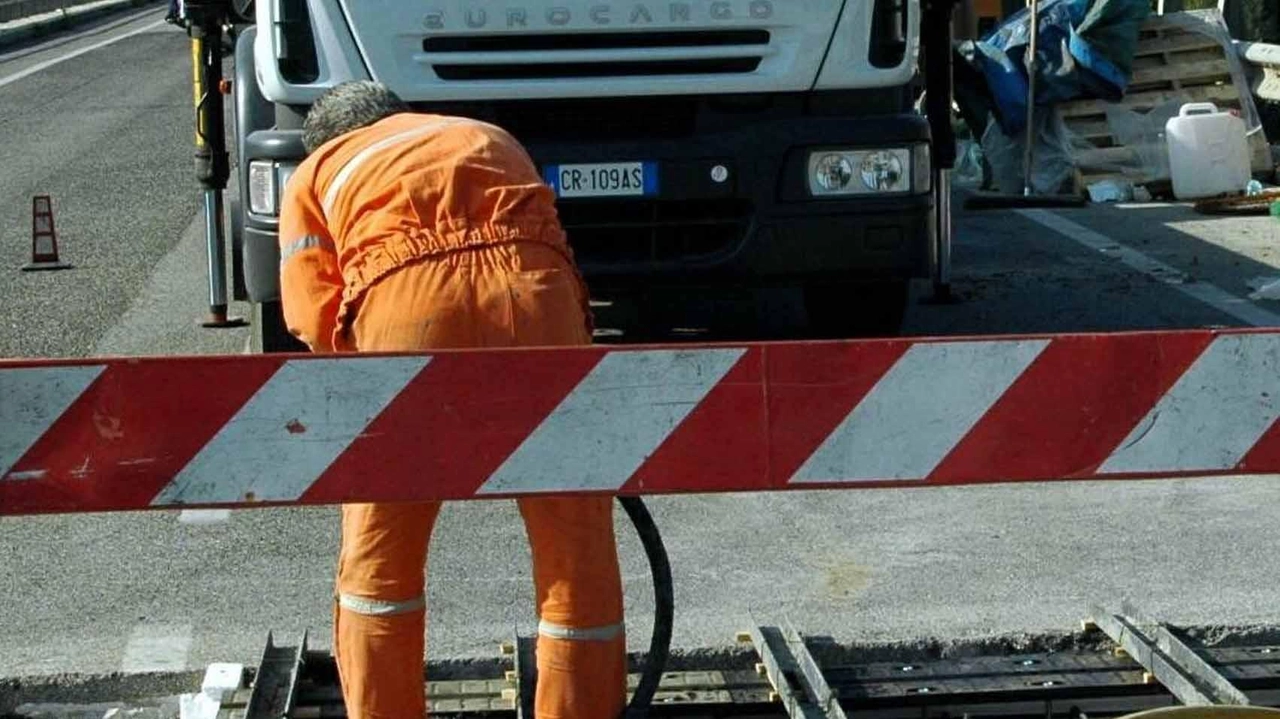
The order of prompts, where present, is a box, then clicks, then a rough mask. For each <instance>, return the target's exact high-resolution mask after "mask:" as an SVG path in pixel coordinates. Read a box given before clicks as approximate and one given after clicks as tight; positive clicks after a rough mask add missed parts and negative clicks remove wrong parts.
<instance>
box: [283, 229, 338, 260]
mask: <svg viewBox="0 0 1280 719" xmlns="http://www.w3.org/2000/svg"><path fill="white" fill-rule="evenodd" d="M312 248H320V249H322V250H327V251H329V252H334V251H335V248H334V246H333V240H330V239H329V238H327V237H316V236H315V235H306V236H305V237H302V238H301V239H297V240H294V241H293V242H290V243H289V244H288V245H287V246H286V247H284V248H283V249H281V250H280V264H281V265H283V264H284V263H286V262H288V261H289V258H290V257H293V256H294V255H296V254H298V253H299V252H302V251H303V250H310V249H312Z"/></svg>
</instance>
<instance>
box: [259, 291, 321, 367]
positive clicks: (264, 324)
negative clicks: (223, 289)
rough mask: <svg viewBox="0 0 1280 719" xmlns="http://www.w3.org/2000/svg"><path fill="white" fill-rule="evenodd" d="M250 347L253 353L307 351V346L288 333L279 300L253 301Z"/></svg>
mask: <svg viewBox="0 0 1280 719" xmlns="http://www.w3.org/2000/svg"><path fill="white" fill-rule="evenodd" d="M250 348H251V349H252V350H253V352H254V353H255V354H271V353H276V352H307V351H309V350H308V348H307V346H306V345H305V344H303V343H302V342H301V341H299V340H298V338H297V337H294V336H293V335H291V334H289V329H288V328H287V327H285V324H284V313H283V312H282V311H281V309H280V303H279V302H255V303H254V305H253V331H252V332H251V333H250Z"/></svg>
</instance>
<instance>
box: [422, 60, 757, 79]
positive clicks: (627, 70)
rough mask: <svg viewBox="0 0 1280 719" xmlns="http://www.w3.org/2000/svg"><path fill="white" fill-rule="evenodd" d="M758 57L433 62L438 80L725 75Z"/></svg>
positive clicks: (746, 69)
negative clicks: (473, 62)
mask: <svg viewBox="0 0 1280 719" xmlns="http://www.w3.org/2000/svg"><path fill="white" fill-rule="evenodd" d="M759 65H760V58H758V57H733V58H716V59H711V60H657V61H653V62H590V63H588V62H552V63H538V64H532V65H523V64H519V65H518V64H514V63H513V64H502V65H436V66H435V70H436V75H437V76H438V77H439V78H440V79H441V80H454V81H456V80H552V79H555V80H567V79H572V78H581V77H649V76H653V75H725V74H730V73H738V72H752V71H754V70H755V69H756V68H757V67H758V66H759Z"/></svg>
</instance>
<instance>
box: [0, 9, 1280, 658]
mask: <svg viewBox="0 0 1280 719" xmlns="http://www.w3.org/2000/svg"><path fill="white" fill-rule="evenodd" d="M161 14H162V10H152V11H147V12H145V13H143V14H141V16H139V17H135V18H133V19H130V20H128V21H126V22H123V23H119V24H116V25H114V26H104V27H99V28H95V29H94V30H92V31H91V32H88V33H82V34H80V35H75V36H71V37H66V38H59V39H55V40H52V41H50V42H48V43H46V44H45V45H43V46H39V47H36V48H33V49H27V50H23V51H21V52H19V53H10V54H9V55H0V356H8V357H17V356H45V357H77V356H86V355H105V354H119V355H139V354H189V353H229V352H238V351H242V348H243V347H244V346H245V342H246V339H247V334H246V333H245V332H244V331H243V330H231V331H210V330H204V329H200V328H199V327H197V321H198V320H199V319H200V318H201V316H202V313H203V311H204V304H205V289H204V276H203V267H204V251H203V247H202V238H201V234H200V223H199V218H198V216H197V214H196V209H197V203H196V199H197V196H198V193H197V188H196V186H195V184H194V180H193V178H192V169H191V164H192V163H191V159H190V158H191V148H190V142H191V134H192V133H191V111H190V106H189V103H190V89H189V87H188V85H187V73H188V70H187V62H188V56H187V45H186V43H185V38H184V36H183V35H182V34H181V33H180V32H179V31H177V30H175V29H173V28H171V27H169V26H167V25H164V24H163V23H159V22H157V21H158V20H159V18H160V17H161ZM128 33H133V34H131V35H128V36H127V37H124V38H123V39H120V40H118V41H115V42H111V43H109V44H104V45H102V46H101V47H97V48H95V49H92V50H90V51H86V52H83V53H82V54H79V55H76V56H74V57H69V58H68V57H67V56H68V55H69V54H71V53H75V52H78V51H80V50H83V49H84V48H87V47H90V46H92V45H95V44H99V43H103V42H105V41H107V40H110V39H111V38H114V37H117V36H123V35H126V34H128ZM38 192H45V193H49V194H52V195H53V198H54V204H55V210H56V212H57V223H58V228H59V230H60V235H61V240H62V250H63V253H64V256H65V259H67V260H68V261H70V262H72V263H73V264H75V266H76V268H75V269H74V270H71V271H68V272H62V273H56V274H24V273H21V272H19V271H18V267H19V266H21V265H22V264H23V263H24V262H25V261H26V259H27V255H26V253H27V251H28V247H29V246H28V234H27V233H28V228H29V227H30V224H29V223H30V216H29V211H30V210H29V208H30V202H31V195H32V194H33V193H38ZM957 231H958V238H957V246H956V250H955V261H956V280H955V286H956V290H957V292H958V294H959V296H960V297H961V298H962V300H963V302H961V303H959V304H956V305H948V306H938V305H930V304H925V303H919V302H918V303H916V304H914V305H913V306H912V308H911V310H910V312H909V316H908V320H907V325H906V330H907V332H908V334H913V335H961V334H995V333H1019V332H1050V331H1052V332H1058V331H1077V330H1120V329H1139V328H1157V327H1191V326H1245V325H1249V324H1276V323H1280V315H1278V314H1277V313H1280V306H1278V305H1276V304H1269V303H1266V302H1260V303H1253V302H1249V301H1247V300H1245V299H1243V298H1244V296H1245V295H1246V294H1247V293H1248V292H1249V288H1248V282H1249V280H1251V279H1252V278H1255V277H1262V276H1269V275H1270V276H1280V256H1278V255H1277V243H1278V242H1280V223H1276V222H1275V221H1274V220H1270V219H1268V218H1258V219H1253V218H1250V219H1210V218H1205V217H1200V216H1197V215H1195V214H1194V213H1193V212H1191V211H1190V210H1188V209H1187V208H1184V207H1178V206H1167V205H1146V206H1127V207H1123V208H1117V207H1108V208H1094V209H1090V210H1084V211H1070V212H1056V213H1047V212H1028V213H1014V212H1000V213H990V214H983V215H964V216H961V217H960V218H959V219H958V223H957ZM233 310H234V311H235V312H239V313H245V312H247V308H245V307H243V306H233ZM651 505H652V508H653V510H654V513H655V515H656V518H657V521H658V523H659V525H660V526H661V528H662V529H663V532H664V534H665V537H666V541H667V544H668V547H669V550H670V552H671V555H672V556H671V559H672V566H673V568H674V571H675V576H676V581H677V585H676V602H677V614H676V616H677V625H676V630H675V643H676V645H677V647H679V648H683V649H693V648H699V647H723V646H727V645H729V644H730V643H731V642H732V638H733V633H734V632H735V631H736V630H738V629H741V628H742V627H744V626H745V625H746V624H747V623H748V622H749V621H751V618H752V616H754V617H755V619H757V620H760V621H764V622H777V621H781V620H783V619H789V620H791V621H792V622H794V623H795V624H796V625H797V626H798V627H799V628H800V629H801V630H803V631H806V632H811V633H818V634H828V635H831V636H833V637H834V638H836V639H837V640H840V641H886V642H888V641H911V640H914V639H919V638H923V637H939V638H944V639H945V638H950V639H962V638H973V637H984V636H991V635H996V634H1006V633H1015V632H1032V633H1034V632H1043V631H1065V630H1070V629H1071V628H1073V627H1074V626H1075V624H1076V622H1077V620H1079V619H1080V618H1081V617H1082V615H1083V611H1084V608H1085V606H1086V605H1087V604H1088V603H1090V602H1095V601H1101V602H1118V601H1120V600H1121V599H1128V600H1131V601H1134V602H1137V603H1138V604H1140V605H1141V606H1144V607H1145V608H1146V609H1147V611H1148V612H1149V613H1150V614H1152V615H1156V616H1160V617H1161V618H1163V619H1166V620H1168V621H1173V622H1182V623H1193V624H1216V625H1251V624H1270V623H1280V609H1278V608H1277V606H1276V604H1275V601H1274V597H1275V596H1277V594H1280V529H1277V528H1278V527H1280V482H1277V481H1273V480H1268V479H1259V478H1253V479H1218V480H1203V481H1177V482H1147V483H1110V484H1106V485H1098V484H1087V483H1069V484H1060V485H1055V484H1047V485H1018V486H996V487H980V488H965V489H930V490H924V491H893V490H867V491H857V492H853V491H848V492H812V493H796V494H787V495H748V496H715V497H681V498H658V499H654V500H653V501H652V503H651ZM619 532H620V536H621V537H622V538H623V539H622V543H623V551H624V562H625V578H626V587H627V597H628V602H627V609H628V612H629V616H630V617H631V618H632V620H631V641H632V643H633V645H634V646H635V647H636V648H641V647H643V646H644V644H645V642H646V641H647V632H648V629H649V626H648V622H647V619H646V618H647V616H648V614H649V609H650V602H649V596H650V594H649V584H648V582H649V579H648V574H647V570H646V567H645V565H644V563H643V555H642V554H641V552H640V549H639V545H638V543H637V542H636V541H635V540H634V538H633V536H632V535H631V533H630V530H629V528H628V527H626V526H623V525H621V524H620V525H619ZM336 552H337V522H336V512H335V511H333V510H332V509H317V510H287V511H285V510H252V511H238V512H230V513H226V512H221V513H220V512H205V513H198V512H186V513H177V512H165V513H147V514H115V515H78V516H63V517H46V518H29V519H4V520H0V597H3V611H0V677H14V676H22V675H34V674H52V673H63V672H80V673H110V672H118V671H123V672H145V671H170V670H179V669H184V668H199V667H201V666H203V665H204V664H207V663H209V662H214V661H241V662H250V663H251V662H253V661H254V660H256V658H257V657H258V656H259V654H260V652H261V647H262V643H263V640H264V638H265V636H266V633H267V631H268V630H273V631H275V632H276V633H277V635H278V636H283V637H284V638H286V639H296V638H297V637H298V636H299V635H300V633H301V632H302V630H303V629H305V628H309V629H310V630H311V631H312V634H313V637H314V638H316V639H317V640H318V643H319V644H321V645H324V644H326V643H327V640H328V632H329V628H330V614H331V601H332V600H331V596H332V594H331V593H332V584H331V583H332V573H333V568H334V560H335V555H336ZM430 582H431V584H430V607H431V609H430V611H431V619H430V637H429V653H430V655H431V657H432V658H446V657H474V656H492V655H493V653H494V650H495V646H496V643H497V642H498V641H501V640H504V639H507V638H509V637H510V636H511V633H512V632H513V631H514V630H515V629H516V628H519V629H521V630H523V631H526V632H528V631H531V630H532V628H533V626H534V615H533V609H532V596H531V595H532V591H531V586H530V580H529V564H528V553H527V549H526V547H525V545H524V538H523V528H522V527H521V525H520V523H519V520H518V515H517V514H516V512H515V510H514V506H513V505H512V504H511V503H509V502H493V503H472V504H466V505H463V504H458V505H452V506H449V507H447V508H446V510H445V512H444V513H443V515H442V517H441V521H440V523H439V526H438V527H437V529H436V534H435V542H434V544H433V549H432V555H431V567H430Z"/></svg>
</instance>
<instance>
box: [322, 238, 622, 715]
mask: <svg viewBox="0 0 1280 719" xmlns="http://www.w3.org/2000/svg"><path fill="white" fill-rule="evenodd" d="M579 287H580V285H579V283H578V279H577V275H576V273H575V272H574V271H573V268H572V266H571V265H570V264H569V263H568V261H567V260H566V259H565V258H564V257H562V256H561V255H560V254H559V253H558V252H556V251H555V250H553V249H551V248H549V247H547V246H545V245H542V244H537V243H512V244H504V245H494V246H485V247H480V248H477V249H466V250H459V251H457V252H454V253H451V254H448V255H445V256H442V257H432V258H429V259H427V260H424V261H420V262H417V263H414V264H411V265H407V266H405V267H403V268H400V269H398V270H396V271H395V272H394V273H392V274H390V275H388V276H387V277H384V278H383V279H381V280H379V281H378V282H376V283H375V284H374V285H372V286H371V287H370V288H369V289H368V290H367V292H366V294H365V296H364V298H363V300H362V301H361V304H360V307H359V309H358V310H357V313H356V316H355V319H354V321H353V323H352V326H351V332H352V339H353V340H354V343H355V346H356V347H357V349H358V350H359V351H365V352H368V351H389V352H396V351H416V350H424V349H444V348H463V347H511V346H554V345H580V344H587V343H589V342H590V335H589V331H588V329H587V323H586V317H585V314H584V310H583V301H582V297H581V295H580V290H579ZM519 505H520V512H521V515H522V516H523V517H524V522H525V528H526V530H527V532H528V535H529V542H530V545H531V549H532V552H533V579H534V585H535V591H536V595H537V603H538V618H539V620H540V621H539V635H538V686H537V695H536V696H537V698H536V707H535V711H536V713H537V716H538V717H539V719H614V718H615V717H617V716H618V715H619V713H620V712H621V711H622V709H623V707H624V704H625V702H626V677H627V664H626V638H625V635H624V632H623V625H622V621H623V616H622V581H621V577H620V575H619V570H618V555H617V545H616V541H615V537H614V530H613V504H612V500H611V499H609V498H576V499H564V498H534V499H522V500H520V501H519ZM439 508H440V506H439V503H438V502H431V503H421V504H352V505H345V506H344V507H343V508H342V551H341V555H340V557H339V560H338V580H337V594H338V597H337V602H336V607H335V616H334V653H335V655H336V656H337V659H338V671H339V674H340V676H341V680H342V691H343V697H344V699H345V700H346V705H347V712H348V716H349V717H351V719H410V718H411V719H419V718H420V717H422V716H424V714H425V702H424V696H423V695H424V685H423V662H424V652H425V625H426V602H425V573H426V568H425V567H426V558H427V544H428V542H429V540H430V536H431V529H432V525H433V523H434V521H435V518H436V514H437V512H438V511H439Z"/></svg>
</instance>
